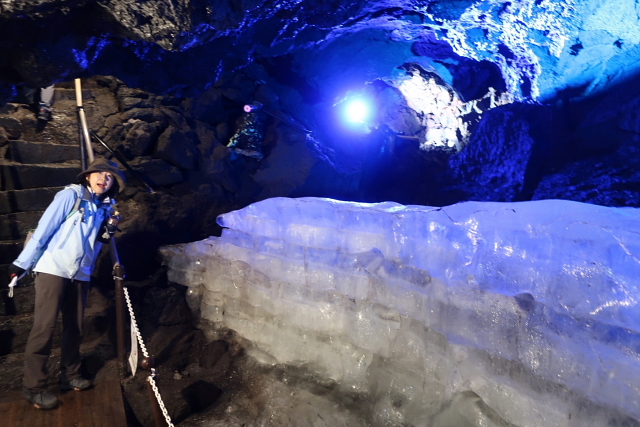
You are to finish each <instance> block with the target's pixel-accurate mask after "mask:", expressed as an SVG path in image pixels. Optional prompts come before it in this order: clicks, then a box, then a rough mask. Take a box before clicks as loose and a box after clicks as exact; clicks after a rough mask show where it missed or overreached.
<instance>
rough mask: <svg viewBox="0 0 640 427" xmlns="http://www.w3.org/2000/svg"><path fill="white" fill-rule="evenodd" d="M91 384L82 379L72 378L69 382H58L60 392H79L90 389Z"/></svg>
mask: <svg viewBox="0 0 640 427" xmlns="http://www.w3.org/2000/svg"><path fill="white" fill-rule="evenodd" d="M92 386H93V383H92V382H91V381H89V380H86V379H84V378H74V379H72V380H70V381H60V390H75V391H81V390H86V389H88V388H91V387H92Z"/></svg>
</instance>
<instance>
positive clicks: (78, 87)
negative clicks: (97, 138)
mask: <svg viewBox="0 0 640 427" xmlns="http://www.w3.org/2000/svg"><path fill="white" fill-rule="evenodd" d="M75 85H76V105H77V106H78V107H77V109H78V119H79V120H80V126H81V127H82V136H83V139H84V144H85V147H86V151H87V159H88V160H89V163H91V162H93V148H92V147H91V137H90V136H89V127H88V126H87V118H86V117H85V114H84V107H83V106H82V82H81V80H80V79H76V80H75Z"/></svg>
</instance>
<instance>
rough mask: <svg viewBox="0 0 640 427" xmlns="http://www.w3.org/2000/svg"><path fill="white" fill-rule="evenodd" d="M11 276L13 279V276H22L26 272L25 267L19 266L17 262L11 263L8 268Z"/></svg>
mask: <svg viewBox="0 0 640 427" xmlns="http://www.w3.org/2000/svg"><path fill="white" fill-rule="evenodd" d="M7 271H8V273H9V278H11V279H13V276H18V277H20V276H22V273H24V272H25V269H24V268H22V267H18V266H17V265H15V264H10V265H9V268H8V270H7Z"/></svg>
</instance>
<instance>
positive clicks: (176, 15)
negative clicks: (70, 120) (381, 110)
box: [0, 0, 640, 102]
mask: <svg viewBox="0 0 640 427" xmlns="http://www.w3.org/2000/svg"><path fill="white" fill-rule="evenodd" d="M0 7H1V8H2V10H1V13H0V16H1V18H0V19H1V20H2V21H3V22H2V25H1V26H0V28H1V30H0V32H1V33H2V37H1V40H2V41H1V42H0V53H1V54H2V58H3V61H2V62H3V63H2V66H1V68H0V78H1V79H2V80H3V85H4V86H5V92H6V88H7V87H9V86H11V85H13V84H17V83H26V84H28V85H33V86H38V85H40V86H42V85H45V84H48V83H51V82H54V81H61V80H68V79H71V78H75V77H81V76H88V75H95V74H102V75H107V74H108V75H116V76H118V77H119V78H121V79H122V80H123V81H125V82H126V83H128V84H129V85H133V86H139V87H144V88H146V89H148V90H153V91H157V92H166V93H170V92H172V93H174V94H190V93H192V92H194V91H195V92H196V93H197V92H198V91H202V90H203V89H204V88H206V87H208V86H209V85H211V84H215V83H216V82H217V81H219V80H220V79H221V78H224V76H226V75H229V74H232V73H235V72H237V71H238V70H240V69H243V68H245V67H247V65H249V64H262V65H268V66H269V67H270V68H268V69H269V70H271V71H272V73H273V74H276V75H277V76H279V78H280V80H281V81H284V83H286V84H289V85H292V86H295V87H296V89H298V90H299V91H300V92H301V94H302V96H303V97H305V98H306V99H307V100H310V101H314V102H319V101H321V100H322V99H323V97H327V98H328V97H335V96H336V95H337V93H339V92H340V91H343V90H345V88H347V87H348V86H349V85H357V84H363V83H365V82H370V81H372V80H374V79H376V78H385V77H389V76H391V75H392V74H393V73H394V71H395V70H396V69H397V67H399V66H402V65H403V64H405V63H410V62H413V63H418V64H420V65H421V66H422V67H424V68H425V69H427V70H432V71H434V72H436V73H437V74H438V75H439V76H441V77H442V78H443V79H444V80H445V81H447V83H449V84H451V85H453V87H455V88H456V89H457V90H458V91H459V92H460V93H461V94H462V96H463V97H467V98H470V97H473V96H478V94H481V93H482V92H486V89H487V88H488V87H493V86H496V85H503V86H504V87H505V88H506V90H507V91H508V92H509V93H510V94H511V95H512V96H513V98H514V99H516V100H533V101H543V102H544V101H549V100H554V99H556V98H558V97H568V96H570V97H581V96H587V95H589V94H592V93H594V92H597V91H599V90H601V89H602V88H603V87H606V86H607V85H611V84H614V83H616V82H618V81H624V80H625V79H628V78H629V77H630V76H632V75H633V73H634V67H636V65H635V63H636V60H635V59H634V58H636V57H637V52H636V51H637V50H638V47H637V45H638V41H639V40H640V28H639V26H638V25H637V16H638V7H639V6H638V5H637V4H636V2H634V1H631V0H626V1H620V2H613V1H596V0H588V1H584V0H572V1H551V0H528V1H503V0H491V1H476V2H474V1H470V0H431V1H429V0H423V1H408V0H386V1H349V2H344V1H326V0H322V1H317V0H301V1H295V0H293V1H260V0H247V1H239V0H225V1H207V0H196V1H187V0H173V1H168V0H159V1H132V0H101V1H81V0H71V1H56V0H53V1H50V0H21V1H17V0H14V1H12V0H3V1H2V2H1V3H0ZM496 70H497V71H498V73H499V76H500V78H499V79H498V80H501V81H500V82H498V81H496V79H495V76H494V74H495V71H496ZM254 74H258V75H256V79H257V80H260V78H261V76H260V75H259V73H258V72H255V73H254ZM467 100H468V99H467Z"/></svg>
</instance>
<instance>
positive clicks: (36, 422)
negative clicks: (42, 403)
mask: <svg viewBox="0 0 640 427" xmlns="http://www.w3.org/2000/svg"><path fill="white" fill-rule="evenodd" d="M55 393H57V395H58V398H59V399H60V401H61V404H60V406H58V407H57V408H56V409H52V410H50V411H43V410H39V409H36V408H34V407H33V405H32V404H30V403H29V402H27V401H26V400H25V399H24V398H22V396H21V395H20V394H16V396H15V399H13V398H12V399H11V400H10V401H8V402H7V401H6V400H5V402H3V403H0V425H2V427H127V419H126V416H125V412H124V403H123V401H122V389H121V387H120V381H119V380H115V379H108V380H103V381H101V382H98V383H97V384H96V386H95V387H93V388H92V389H90V390H85V391H68V392H64V393H60V392H58V390H57V389H56V390H55Z"/></svg>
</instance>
